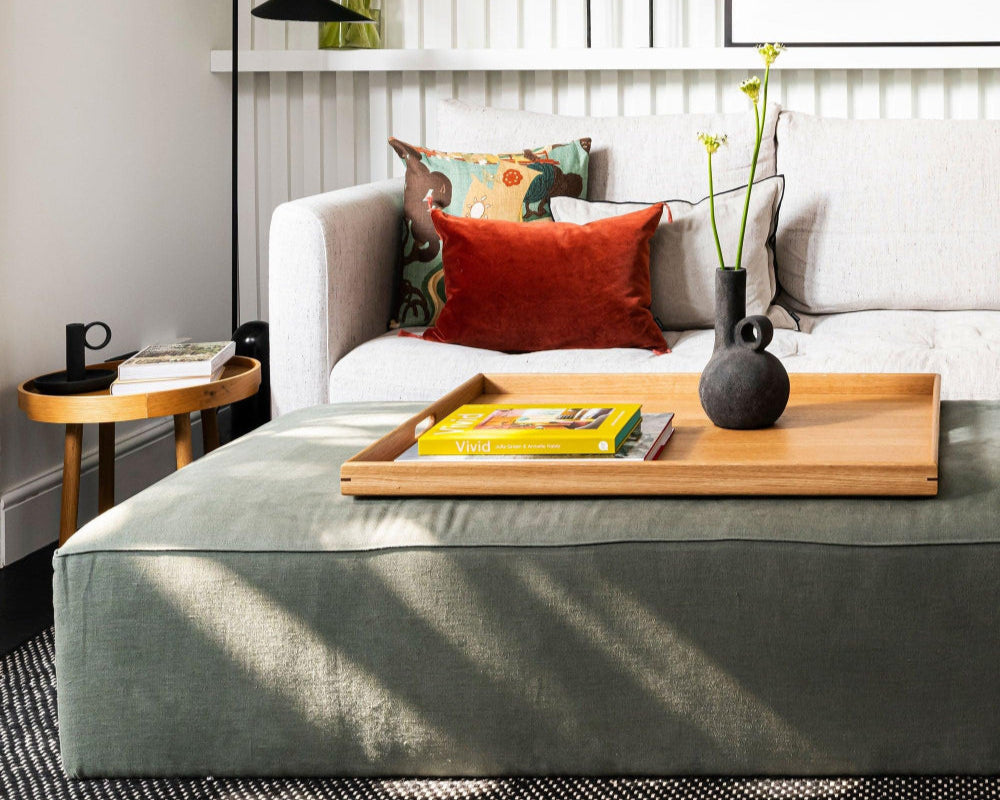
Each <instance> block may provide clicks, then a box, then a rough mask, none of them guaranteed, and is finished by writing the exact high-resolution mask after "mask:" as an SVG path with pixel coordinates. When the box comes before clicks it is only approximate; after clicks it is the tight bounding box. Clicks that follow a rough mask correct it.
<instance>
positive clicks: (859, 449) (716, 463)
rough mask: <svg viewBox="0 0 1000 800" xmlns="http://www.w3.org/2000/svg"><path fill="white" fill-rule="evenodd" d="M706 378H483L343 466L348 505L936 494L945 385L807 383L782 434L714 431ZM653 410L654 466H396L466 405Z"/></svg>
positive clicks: (843, 377) (843, 378) (935, 380)
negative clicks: (656, 434) (664, 432)
mask: <svg viewBox="0 0 1000 800" xmlns="http://www.w3.org/2000/svg"><path fill="white" fill-rule="evenodd" d="M698 378H699V376H698V375H697V374H673V375H569V374H560V375H504V374H498V375H476V376H475V377H474V378H471V379H470V380H468V381H466V382H465V383H463V384H462V385H461V386H459V387H458V388H457V389H455V390H454V391H452V392H450V393H448V394H447V395H445V396H444V397H442V398H441V399H440V400H438V401H437V402H436V403H434V404H432V405H430V406H428V407H427V408H426V409H425V410H424V411H422V412H420V413H419V414H417V415H416V416H414V417H412V418H411V419H409V420H407V421H406V422H404V423H403V424H402V425H400V426H399V427H398V428H396V429H395V430H394V431H392V432H391V433H389V434H387V435H386V436H383V437H382V438H381V439H379V440H378V441H377V442H375V443H374V444H372V445H370V446H369V447H366V448H365V449H364V450H362V451H361V452H360V453H358V454H357V455H356V456H354V457H353V458H351V459H350V460H349V461H347V462H345V463H344V464H343V466H342V467H341V470H340V487H341V492H342V493H343V494H348V495H417V496H419V495H424V496H430V495H438V496H440V495H935V494H937V487H938V483H937V479H938V469H937V462H938V425H939V413H940V387H941V378H940V376H939V375H932V374H916V375H895V374H860V375H849V374H797V375H792V376H791V386H792V392H791V399H790V400H789V403H788V408H787V409H786V411H785V413H784V415H783V416H782V417H781V419H780V420H778V424H777V425H775V426H774V427H773V428H768V429H766V430H759V431H729V430H723V429H721V428H716V427H715V426H713V425H712V423H711V422H709V420H708V418H707V417H706V416H705V413H704V412H703V411H702V409H701V405H700V404H699V402H698ZM559 401H566V402H572V403H614V402H636V403H642V406H643V410H644V411H646V412H649V413H653V412H664V411H673V412H674V414H675V416H674V428H675V431H674V435H673V437H671V439H670V442H669V443H668V444H667V446H666V448H665V449H664V450H663V453H662V454H661V456H660V458H659V459H658V460H657V461H623V460H617V459H608V460H605V459H589V460H577V459H573V460H567V459H562V460H556V461H553V460H545V461H540V460H539V461H531V460H518V461H510V462H505V463H499V462H497V461H489V462H483V463H481V464H477V463H475V462H466V461H451V462H440V463H427V462H426V461H404V462H396V461H394V459H395V458H396V457H397V456H399V455H400V454H401V453H403V452H404V451H405V450H407V449H408V448H409V447H411V446H412V445H413V443H414V442H415V441H416V438H417V435H418V431H419V432H422V431H424V430H426V429H427V428H428V427H429V426H430V425H431V424H433V423H434V422H435V421H437V420H439V419H441V418H442V417H444V416H445V415H447V414H449V413H450V412H451V411H454V410H455V409H456V408H458V406H460V405H462V404H464V403H503V402H511V403H528V402H532V403H536V402H537V403H541V402H559Z"/></svg>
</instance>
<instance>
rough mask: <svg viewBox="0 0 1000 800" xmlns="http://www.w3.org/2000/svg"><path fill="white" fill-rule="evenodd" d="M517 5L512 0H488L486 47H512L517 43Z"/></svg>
mask: <svg viewBox="0 0 1000 800" xmlns="http://www.w3.org/2000/svg"><path fill="white" fill-rule="evenodd" d="M518 5H519V2H514V0H489V9H488V16H487V20H488V22H487V24H488V25H489V29H488V30H489V41H488V43H487V46H488V47H493V48H499V47H505V48H512V47H517V43H518V27H519V25H518V16H519V15H518Z"/></svg>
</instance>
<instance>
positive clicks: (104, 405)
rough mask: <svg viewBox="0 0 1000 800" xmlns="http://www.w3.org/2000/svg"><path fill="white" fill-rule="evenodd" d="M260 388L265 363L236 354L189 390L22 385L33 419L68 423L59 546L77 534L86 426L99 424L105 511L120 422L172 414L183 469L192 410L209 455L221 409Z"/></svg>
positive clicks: (101, 507)
mask: <svg viewBox="0 0 1000 800" xmlns="http://www.w3.org/2000/svg"><path fill="white" fill-rule="evenodd" d="M119 363H121V362H119V361H108V362H106V363H104V364H92V365H91V366H89V367H88V368H87V369H116V368H117V367H118V364H119ZM259 386H260V362H259V361H257V360H256V359H253V358H247V357H245V356H233V357H232V358H231V359H230V360H229V361H228V362H227V363H226V366H225V368H224V370H223V373H222V376H221V377H220V378H219V379H218V380H215V381H212V382H211V383H206V384H203V385H201V386H191V387H188V388H186V389H170V390H167V391H163V392H150V393H148V394H134V395H125V396H120V397H115V396H112V395H111V391H110V389H102V390H101V391H99V392H87V393H84V394H71V395H51V394H42V393H40V392H38V391H36V390H35V386H34V380H29V381H25V382H24V383H22V384H21V385H20V386H18V387H17V404H18V406H20V407H21V409H22V410H23V411H24V413H25V414H27V415H28V418H29V419H33V420H35V421H36V422H50V423H57V424H62V425H65V426H66V444H65V450H64V453H63V485H62V508H61V511H60V515H59V544H60V545H63V544H65V542H66V540H67V539H69V537H70V536H72V535H73V534H74V533H75V532H76V523H77V513H78V510H79V506H80V460H81V456H82V450H83V426H84V425H85V424H88V423H91V424H93V423H96V424H97V425H98V426H99V428H98V430H99V433H98V462H97V463H98V466H97V484H98V502H97V508H98V511H99V512H102V513H103V512H104V511H107V510H108V509H109V508H111V507H112V506H113V505H114V504H115V423H116V422H125V421H129V420H140V419H153V418H155V417H167V416H172V417H173V418H174V449H175V454H176V459H177V469H180V468H181V467H184V466H187V465H188V464H190V463H191V412H192V411H200V412H201V431H202V440H203V442H204V445H205V452H206V453H208V452H210V451H212V450H214V449H215V448H216V447H218V446H219V424H218V419H217V416H216V409H217V408H218V407H219V406H225V405H229V404H230V403H235V402H237V401H239V400H245V399H246V398H248V397H250V396H251V395H253V394H255V393H256V392H257V389H258V387H259Z"/></svg>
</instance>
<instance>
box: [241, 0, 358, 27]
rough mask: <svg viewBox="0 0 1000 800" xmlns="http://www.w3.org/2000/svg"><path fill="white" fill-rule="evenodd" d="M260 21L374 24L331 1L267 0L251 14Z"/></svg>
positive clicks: (355, 12)
mask: <svg viewBox="0 0 1000 800" xmlns="http://www.w3.org/2000/svg"><path fill="white" fill-rule="evenodd" d="M250 13H251V14H253V15H254V16H255V17H261V18H262V19H283V20H294V21H301V22H374V21H375V20H373V19H370V18H369V17H366V16H365V15H364V14H359V13H358V12H357V11H351V9H349V8H344V6H342V5H340V3H334V2H333V0H267V2H264V3H261V4H260V5H259V6H256V7H255V8H254V9H253V10H252V11H251V12H250Z"/></svg>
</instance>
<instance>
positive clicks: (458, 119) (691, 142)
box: [436, 100, 780, 203]
mask: <svg viewBox="0 0 1000 800" xmlns="http://www.w3.org/2000/svg"><path fill="white" fill-rule="evenodd" d="M779 111H780V107H779V106H777V105H774V104H770V105H768V112H767V119H766V121H765V127H764V138H763V141H762V142H761V146H760V159H759V161H758V163H757V178H767V177H769V176H771V175H774V174H775V155H774V130H775V124H776V122H777V119H778V112H779ZM437 124H438V129H437V139H436V141H437V143H438V146H439V147H442V148H448V149H451V150H467V149H470V148H486V149H490V150H494V151H502V150H511V149H516V148H518V147H522V146H523V145H522V144H521V143H522V142H527V141H536V142H537V141H543V142H565V141H569V140H571V139H576V138H579V137H581V136H590V137H591V138H592V139H593V144H592V147H591V151H590V183H589V188H588V191H587V196H588V197H589V198H591V199H595V200H641V201H648V202H650V203H654V202H656V201H658V200H662V199H663V198H665V197H704V196H705V195H706V194H707V192H708V173H707V171H706V170H707V168H706V164H705V149H704V148H703V147H702V146H701V145H700V144H699V143H698V140H697V134H698V131H706V130H707V131H718V132H719V133H726V134H728V135H729V146H728V147H724V148H722V149H721V150H720V151H719V152H718V153H716V154H715V155H714V156H713V157H712V170H713V172H714V174H715V188H716V191H724V190H726V189H732V188H734V187H736V186H742V185H743V184H745V183H746V182H747V176H749V174H750V160H751V157H752V156H753V144H754V118H753V113H752V111H748V112H747V113H740V114H664V115H657V116H650V117H566V116H559V115H555V114H538V113H535V112H532V111H516V110H507V109H499V108H486V107H482V106H471V105H468V104H466V103H463V102H461V101H460V100H444V101H442V102H441V103H440V104H439V106H438V122H437ZM538 137H540V138H538Z"/></svg>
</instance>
